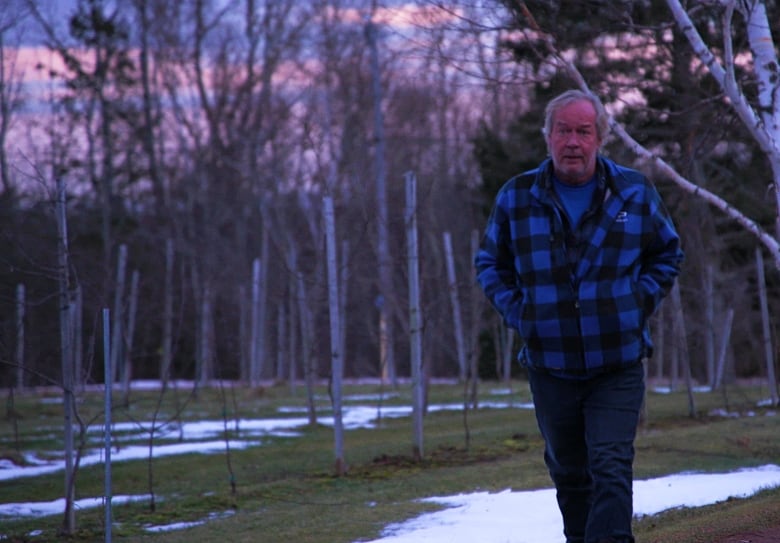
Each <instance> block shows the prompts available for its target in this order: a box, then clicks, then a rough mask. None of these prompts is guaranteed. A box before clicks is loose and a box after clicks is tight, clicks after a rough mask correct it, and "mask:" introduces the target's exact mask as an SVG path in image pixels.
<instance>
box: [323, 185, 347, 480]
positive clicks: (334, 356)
mask: <svg viewBox="0 0 780 543" xmlns="http://www.w3.org/2000/svg"><path fill="white" fill-rule="evenodd" d="M323 207H324V209H323V214H324V216H325V241H326V250H327V262H328V308H329V316H330V353H331V356H330V358H331V384H330V396H331V403H332V405H333V437H334V449H335V450H334V452H335V456H336V460H335V470H336V476H339V477H340V476H342V475H344V473H345V472H346V462H345V460H344V425H343V421H342V416H341V415H342V414H341V400H342V398H341V382H342V379H343V377H344V358H343V354H342V352H341V315H340V313H341V311H340V309H341V303H340V298H339V274H338V255H337V254H336V224H335V222H336V219H335V217H334V212H333V198H331V197H330V196H326V197H325V198H324V199H323Z"/></svg>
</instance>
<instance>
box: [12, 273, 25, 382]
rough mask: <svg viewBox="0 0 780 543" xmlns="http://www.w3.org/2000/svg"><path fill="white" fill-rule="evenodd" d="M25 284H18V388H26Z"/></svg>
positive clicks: (15, 359)
mask: <svg viewBox="0 0 780 543" xmlns="http://www.w3.org/2000/svg"><path fill="white" fill-rule="evenodd" d="M24 309H25V300H24V285H23V284H21V283H19V284H18V285H16V353H15V356H14V361H15V362H16V388H18V389H19V390H23V389H24Z"/></svg>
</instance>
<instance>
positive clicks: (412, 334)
mask: <svg viewBox="0 0 780 543" xmlns="http://www.w3.org/2000/svg"><path fill="white" fill-rule="evenodd" d="M405 180H406V217H405V220H406V243H407V252H408V269H409V271H408V276H409V361H410V364H411V366H412V395H413V398H414V401H413V403H412V408H413V410H414V412H413V414H412V417H413V419H414V423H413V429H414V441H413V454H414V457H415V458H416V459H418V460H419V459H421V458H422V457H423V454H424V451H423V408H424V386H425V383H424V382H423V371H422V326H423V323H422V313H421V311H420V259H419V255H418V246H417V179H416V178H415V175H414V173H412V172H407V173H406V175H405Z"/></svg>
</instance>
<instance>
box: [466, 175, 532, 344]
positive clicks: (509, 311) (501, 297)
mask: <svg viewBox="0 0 780 543" xmlns="http://www.w3.org/2000/svg"><path fill="white" fill-rule="evenodd" d="M510 193H511V191H510V190H508V189H507V188H506V187H505V188H504V189H502V190H501V191H500V192H499V194H498V196H497V197H496V201H495V204H494V206H493V210H492V212H491V214H490V218H489V219H488V222H487V227H486V228H485V233H484V235H483V237H482V242H481V243H480V246H479V249H478V250H477V254H476V255H475V257H474V267H475V268H476V273H477V282H478V283H479V285H480V287H482V290H483V291H484V293H485V296H487V298H488V300H489V301H490V303H491V304H493V307H495V309H496V310H497V311H498V313H499V314H500V315H501V316H502V317H503V319H504V322H505V323H506V324H507V325H508V326H510V327H512V328H515V329H517V327H518V322H519V316H520V305H521V303H522V292H521V288H520V285H519V284H518V274H517V272H516V270H515V265H514V260H515V259H514V252H513V250H512V240H511V237H512V236H511V230H510V218H509V217H510V213H509V210H510V207H509V206H510V202H509V201H510Z"/></svg>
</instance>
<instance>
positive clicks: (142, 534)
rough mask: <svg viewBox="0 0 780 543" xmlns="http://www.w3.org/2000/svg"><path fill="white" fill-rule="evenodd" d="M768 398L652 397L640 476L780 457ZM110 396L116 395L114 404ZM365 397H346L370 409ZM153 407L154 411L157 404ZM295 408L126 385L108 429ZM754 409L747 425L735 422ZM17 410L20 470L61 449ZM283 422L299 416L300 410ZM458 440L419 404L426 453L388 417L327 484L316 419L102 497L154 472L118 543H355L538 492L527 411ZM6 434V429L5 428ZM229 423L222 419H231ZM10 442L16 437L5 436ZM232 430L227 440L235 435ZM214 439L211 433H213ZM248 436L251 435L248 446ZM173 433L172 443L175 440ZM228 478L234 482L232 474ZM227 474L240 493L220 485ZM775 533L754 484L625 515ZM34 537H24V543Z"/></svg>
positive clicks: (137, 490)
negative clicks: (454, 499) (445, 507)
mask: <svg viewBox="0 0 780 543" xmlns="http://www.w3.org/2000/svg"><path fill="white" fill-rule="evenodd" d="M496 388H503V387H501V386H500V385H496V384H495V383H484V384H482V385H481V389H480V399H481V400H482V401H487V400H493V401H509V400H510V399H511V400H512V401H513V402H515V403H519V402H528V401H530V395H529V392H528V388H527V385H526V384H525V383H524V382H515V383H513V393H512V394H511V396H508V395H506V394H495V395H494V394H493V389H496ZM344 392H345V394H346V395H354V394H364V395H365V394H376V393H378V392H380V389H379V387H377V386H374V385H361V386H346V387H345V390H344ZM384 392H390V393H392V395H391V397H389V398H386V399H384V400H383V401H382V403H383V405H386V406H390V405H410V403H411V400H410V397H411V391H410V390H409V389H408V386H403V387H401V388H399V389H398V390H396V391H388V390H387V388H386V387H385V389H384ZM767 395H768V394H766V392H765V391H763V390H761V389H758V388H754V387H741V388H739V389H736V388H734V389H730V391H729V396H728V410H729V411H731V412H739V413H741V414H742V415H743V416H739V417H736V416H735V417H724V416H710V415H708V414H709V413H710V412H712V410H714V409H718V408H720V409H722V408H723V407H724V404H725V403H726V398H725V397H724V396H723V395H722V394H720V393H718V394H707V393H701V394H696V396H695V400H696V416H695V417H689V416H688V399H687V396H686V394H685V393H684V392H675V393H672V394H653V393H651V394H649V395H648V406H647V407H648V409H647V412H648V417H647V419H646V421H645V422H644V424H643V425H642V428H641V430H640V433H639V436H638V438H637V460H636V477H637V478H647V477H655V476H660V475H664V474H668V473H674V472H679V471H685V470H702V471H726V470H732V469H735V468H738V467H748V466H758V465H762V464H766V463H771V462H777V459H778V458H780V442H779V441H778V440H777V439H776V436H777V435H778V432H779V431H780V417H777V416H770V415H771V414H772V413H771V410H770V409H768V408H759V407H756V405H757V402H758V400H759V399H761V398H763V397H766V396H767ZM317 398H318V410H319V411H320V412H321V415H322V416H326V415H329V414H330V413H329V412H327V408H328V404H329V402H328V400H327V391H326V390H325V389H324V388H321V389H318V391H317ZM462 398H463V387H462V386H459V385H457V386H455V385H435V386H432V387H431V390H430V393H429V402H430V404H431V405H435V404H445V403H446V404H452V403H460V402H462ZM116 399H117V398H116V395H115V401H116ZM102 402H103V398H102V396H101V395H100V394H99V393H85V394H81V395H79V414H80V416H81V417H82V419H83V420H91V421H92V424H93V426H94V427H95V429H96V431H95V433H93V434H90V436H89V446H90V448H100V446H101V441H102V434H101V433H100V428H99V425H100V424H101V421H102V419H101V416H100V414H101V411H102ZM376 402H377V400H363V401H360V402H353V401H346V402H345V405H353V404H355V403H359V404H361V405H365V404H369V405H371V404H373V405H376ZM158 403H159V407H158ZM290 406H297V407H304V406H305V398H304V391H303V389H298V391H297V393H296V394H295V395H292V394H291V392H290V390H289V388H288V387H287V386H278V387H270V388H266V389H262V390H248V389H244V388H237V389H232V390H219V389H215V390H201V391H199V393H198V395H197V397H192V396H191V395H190V394H189V392H188V391H182V390H179V391H171V390H169V391H168V392H167V393H166V394H165V395H164V396H162V398H161V397H160V393H159V392H154V391H143V392H140V391H139V392H133V394H132V396H131V398H130V402H129V404H128V405H127V406H122V407H116V408H115V410H114V413H113V415H112V418H113V420H114V421H115V422H130V421H144V422H148V421H150V420H151V419H152V415H153V414H154V413H155V412H157V413H158V415H157V418H158V419H165V418H168V417H173V416H174V415H176V416H177V417H179V418H180V419H181V420H183V421H187V420H191V421H197V420H201V419H210V420H218V421H219V420H223V418H225V417H226V418H227V419H228V420H229V421H233V420H235V419H239V418H247V419H248V418H280V417H283V416H293V415H282V414H280V412H279V408H280V407H290ZM749 412H752V416H747V415H749V414H750V413H749ZM13 413H14V416H13V417H11V418H7V419H6V421H5V423H4V425H2V426H0V432H1V433H0V458H8V459H13V460H14V461H16V462H20V461H24V456H23V454H22V453H24V452H30V451H36V452H38V453H39V454H45V453H46V452H47V451H48V453H49V454H52V455H55V454H57V453H58V452H60V451H61V450H62V442H61V439H62V437H61V434H62V431H61V426H62V420H63V419H62V408H61V405H58V404H57V403H54V402H52V400H51V399H47V398H45V397H42V396H41V395H23V396H20V395H18V394H17V396H16V398H14V402H13ZM294 416H297V417H300V416H302V415H301V413H297V414H295V415H294ZM467 421H468V429H469V442H468V446H467V443H466V432H465V424H464V415H463V412H462V411H459V410H455V411H431V412H429V413H428V414H427V415H426V418H425V423H424V426H425V443H424V457H423V459H422V460H420V461H416V460H415V459H414V458H412V456H411V452H412V427H411V419H410V418H408V417H407V418H399V419H392V418H384V419H382V421H381V422H380V423H379V425H378V427H377V428H374V429H361V430H350V431H348V432H346V434H345V455H346V461H347V464H348V467H349V471H348V473H347V475H346V476H344V477H336V476H335V475H334V452H333V431H332V429H331V428H330V427H326V426H323V425H315V426H313V427H303V428H301V430H300V433H301V435H299V436H295V437H263V438H262V441H263V444H262V445H261V446H256V447H251V448H247V449H232V450H231V452H230V454H229V455H227V454H225V453H221V454H210V455H203V454H188V455H180V456H169V457H160V458H155V459H154V460H153V461H152V462H151V472H150V470H149V463H148V462H147V461H145V460H143V461H142V460H139V461H127V462H117V463H115V464H114V465H113V482H112V490H113V492H112V493H113V495H115V496H116V495H120V494H125V495H144V494H149V493H150V482H149V476H150V473H151V475H152V477H153V483H152V486H151V488H153V490H154V496H155V507H154V510H152V508H151V506H150V499H145V500H143V501H139V502H135V503H132V504H126V505H115V506H114V519H115V522H114V524H113V528H112V532H113V536H114V537H113V539H114V541H127V542H135V541H139V542H141V541H150V542H151V541H153V542H166V543H167V542H179V541H182V542H184V541H187V542H191V541H220V540H223V539H226V538H227V539H229V541H230V542H231V543H240V542H255V541H265V542H269V543H273V542H277V541H279V542H281V541H296V542H301V543H306V542H309V543H342V542H343V543H351V542H354V541H359V540H364V541H367V540H370V539H373V538H376V537H378V536H379V534H380V532H381V530H382V529H383V528H384V527H385V526H386V525H387V524H389V523H391V522H395V521H402V520H405V519H408V518H410V517H413V516H416V515H417V514H419V513H420V512H422V511H426V510H434V509H435V508H436V507H437V506H436V505H434V504H430V503H420V502H418V501H416V499H417V498H422V497H427V496H434V495H448V494H455V493H459V492H473V491H477V490H487V491H498V490H503V489H506V488H512V489H515V490H519V489H530V488H540V487H548V486H549V485H550V482H549V479H548V476H547V473H546V470H545V468H544V465H543V461H542V447H543V444H542V441H541V439H540V437H539V435H538V431H537V429H536V423H535V420H534V416H533V412H532V411H530V410H527V409H480V410H478V411H469V412H468V416H467ZM13 423H15V424H16V430H14V424H13ZM231 428H232V426H231ZM15 436H18V437H15ZM237 437H239V436H235V435H233V436H232V438H234V439H235V438H237ZM216 439H219V437H217V438H216ZM252 439H254V440H257V438H256V437H254V438H252ZM174 440H175V439H174ZM147 441H148V435H144V433H143V432H140V433H137V434H135V435H133V434H130V433H128V434H127V435H125V436H123V441H122V443H123V444H130V443H136V444H143V443H146V442H147ZM103 470H104V467H103V466H102V465H94V466H85V467H82V468H81V469H80V471H79V474H78V480H77V485H76V488H77V497H88V496H100V495H102V493H103V485H104V482H103ZM231 471H232V473H231ZM231 480H232V481H233V482H235V485H236V492H235V493H233V492H231ZM63 486H64V482H63V473H62V472H56V473H54V474H49V475H42V476H38V477H28V478H19V479H13V480H8V481H3V482H2V484H0V503H17V502H30V501H48V500H53V499H56V498H59V497H61V496H62V494H63ZM103 515H104V512H103V509H102V508H95V509H87V510H83V511H79V512H78V513H77V521H78V532H77V533H76V534H74V535H72V536H71V537H70V538H68V540H69V541H74V542H81V541H102V540H103V532H104V530H103ZM61 517H62V515H54V516H47V517H41V518H35V519H16V520H14V519H11V520H7V519H3V522H2V528H0V534H5V535H6V539H5V541H11V542H15V541H36V542H47V541H61V540H64V538H63V537H61V536H58V535H57V534H58V531H59V529H60V526H61V523H62V518H61ZM204 520H208V521H207V522H203V523H202V524H200V525H198V526H195V527H192V528H189V529H186V530H177V531H168V532H160V533H151V532H148V531H147V530H145V527H147V526H159V525H167V524H171V523H174V522H201V521H204ZM761 523H764V524H766V525H778V524H780V491H777V490H773V491H766V492H763V493H761V494H759V495H757V496H755V497H752V498H750V499H743V500H730V501H727V502H725V503H720V504H716V505H713V506H710V507H704V508H697V509H679V510H674V511H670V512H666V513H663V514H661V515H655V516H652V517H647V518H643V519H640V520H638V521H637V522H636V533H637V541H638V542H639V543H650V542H656V541H658V542H660V541H664V542H675V541H685V542H686V543H704V542H707V543H709V542H711V541H713V540H714V539H716V538H717V537H720V536H723V535H726V534H728V533H733V532H734V530H735V529H737V528H739V527H740V526H744V527H745V528H746V529H747V528H750V529H758V528H759V527H760V526H761ZM32 533H35V534H36V535H30V534H32Z"/></svg>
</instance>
